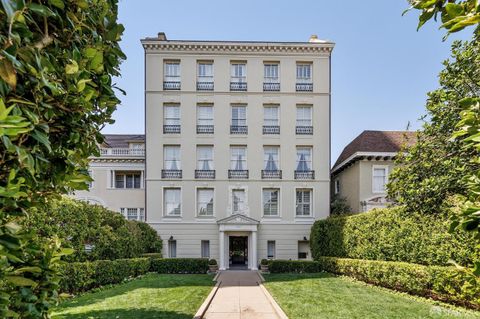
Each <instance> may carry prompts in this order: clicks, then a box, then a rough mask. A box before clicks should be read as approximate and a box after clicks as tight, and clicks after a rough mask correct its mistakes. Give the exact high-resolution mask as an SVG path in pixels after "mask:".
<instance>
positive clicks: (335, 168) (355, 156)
mask: <svg viewBox="0 0 480 319" xmlns="http://www.w3.org/2000/svg"><path fill="white" fill-rule="evenodd" d="M397 154H398V152H355V153H353V154H352V155H351V156H349V157H348V158H347V159H346V160H344V161H343V162H341V163H340V164H338V165H336V166H335V167H334V168H332V174H334V173H335V172H336V171H338V170H339V169H341V168H342V167H343V166H345V165H346V164H348V163H349V162H350V161H352V160H354V159H355V158H357V157H361V156H396V155H397Z"/></svg>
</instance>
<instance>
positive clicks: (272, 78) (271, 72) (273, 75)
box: [264, 64, 278, 83]
mask: <svg viewBox="0 0 480 319" xmlns="http://www.w3.org/2000/svg"><path fill="white" fill-rule="evenodd" d="M264 77H265V82H267V83H278V64H265V65H264Z"/></svg>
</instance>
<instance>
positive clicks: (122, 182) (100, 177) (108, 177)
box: [73, 134, 145, 221]
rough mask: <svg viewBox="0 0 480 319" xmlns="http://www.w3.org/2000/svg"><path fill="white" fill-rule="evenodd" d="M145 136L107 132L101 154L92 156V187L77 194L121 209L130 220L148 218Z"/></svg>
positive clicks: (114, 208)
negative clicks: (146, 216)
mask: <svg viewBox="0 0 480 319" xmlns="http://www.w3.org/2000/svg"><path fill="white" fill-rule="evenodd" d="M144 172H145V136H144V135H132V134H118V135H115V134H107V135H105V143H104V144H103V145H100V156H99V157H92V158H91V159H90V166H89V173H90V176H91V177H92V178H93V180H94V181H93V182H92V183H91V184H90V189H89V191H78V192H76V193H75V194H74V195H73V197H75V198H77V199H81V200H86V201H88V202H90V203H92V204H99V205H102V206H105V207H107V208H109V209H111V210H113V211H116V212H120V213H122V215H124V216H125V218H127V219H130V220H141V221H144V220H145V188H144Z"/></svg>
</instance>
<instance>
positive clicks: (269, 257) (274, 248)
mask: <svg viewBox="0 0 480 319" xmlns="http://www.w3.org/2000/svg"><path fill="white" fill-rule="evenodd" d="M271 243H273V255H271V256H270V255H269V253H268V252H269V248H270V247H269V245H270V244H271ZM276 257H277V243H276V242H275V240H267V259H275V258H276Z"/></svg>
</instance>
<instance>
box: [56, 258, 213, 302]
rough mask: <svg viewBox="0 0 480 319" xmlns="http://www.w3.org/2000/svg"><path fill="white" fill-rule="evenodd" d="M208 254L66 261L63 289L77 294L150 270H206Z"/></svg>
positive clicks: (167, 271) (184, 272) (164, 271)
mask: <svg viewBox="0 0 480 319" xmlns="http://www.w3.org/2000/svg"><path fill="white" fill-rule="evenodd" d="M207 271H208V259H205V258H175V259H162V258H152V257H150V258H148V257H146V258H132V259H117V260H97V261H91V262H90V261H87V262H74V263H65V264H63V266H62V269H61V273H62V275H63V279H62V280H61V282H60V287H61V288H60V290H61V291H63V292H67V293H72V294H76V293H79V292H84V291H88V290H90V289H93V288H97V287H101V286H105V285H110V284H117V283H120V282H122V281H124V280H126V279H129V278H135V277H138V276H140V275H144V274H146V273H148V272H157V273H161V274H205V273H207Z"/></svg>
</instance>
